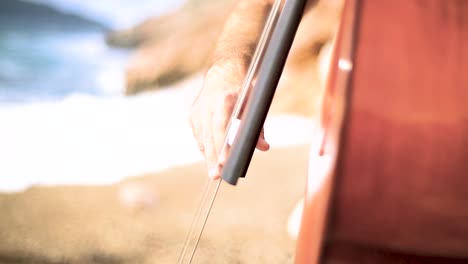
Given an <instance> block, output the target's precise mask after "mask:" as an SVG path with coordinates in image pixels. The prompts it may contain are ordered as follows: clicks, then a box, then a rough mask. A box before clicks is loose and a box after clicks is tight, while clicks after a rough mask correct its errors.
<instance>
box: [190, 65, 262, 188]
mask: <svg viewBox="0 0 468 264" xmlns="http://www.w3.org/2000/svg"><path fill="white" fill-rule="evenodd" d="M239 79H240V78H236V76H235V74H233V71H232V70H230V69H229V67H222V66H216V65H215V66H213V67H211V68H210V70H209V71H208V72H207V74H206V76H205V81H204V84H203V87H202V89H201V90H200V92H199V94H198V96H197V98H196V99H195V101H194V103H193V105H192V109H191V112H190V125H191V127H192V132H193V135H194V137H195V139H196V140H197V142H198V146H199V148H200V151H201V152H202V153H203V155H204V157H205V160H206V163H207V166H208V175H209V177H212V178H214V179H217V178H219V177H220V175H221V168H222V166H223V165H224V163H225V161H226V159H227V154H228V149H225V150H224V151H223V153H221V148H222V146H223V143H224V139H225V136H226V129H227V125H228V123H229V119H230V117H231V114H232V111H233V110H234V106H235V104H236V101H237V97H238V94H239V92H240V89H241V83H242V82H241V81H240V80H239ZM256 147H257V149H258V150H261V151H267V150H268V149H269V148H270V145H269V144H268V143H267V142H266V140H265V137H264V134H263V131H262V133H261V135H260V138H259V140H258V142H257V146H256Z"/></svg>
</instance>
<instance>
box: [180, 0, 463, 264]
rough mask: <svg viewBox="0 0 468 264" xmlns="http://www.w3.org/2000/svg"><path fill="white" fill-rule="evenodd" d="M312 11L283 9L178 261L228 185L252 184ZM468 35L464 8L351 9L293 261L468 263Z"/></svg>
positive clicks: (415, 3)
mask: <svg viewBox="0 0 468 264" xmlns="http://www.w3.org/2000/svg"><path fill="white" fill-rule="evenodd" d="M304 4H305V1H295V0H288V1H286V3H285V4H284V8H283V11H282V12H281V16H280V17H279V18H278V21H277V22H275V23H273V24H275V26H276V28H275V30H274V31H273V33H272V34H271V35H268V36H266V37H265V39H267V40H268V41H265V43H268V44H265V45H266V46H268V47H267V51H266V52H265V53H263V54H261V55H259V57H262V60H261V63H260V66H259V67H258V68H257V69H255V70H253V72H255V74H254V75H256V76H257V81H256V82H255V86H254V89H253V90H252V92H251V94H250V96H248V97H249V98H248V99H249V100H248V102H247V103H246V106H245V108H244V111H243V113H242V117H239V116H233V119H232V122H231V124H230V126H229V127H230V128H232V127H233V126H235V127H237V128H236V129H235V131H236V132H235V133H230V132H231V131H232V130H231V129H229V131H230V132H229V133H228V135H227V138H228V139H229V138H231V137H230V135H231V136H232V135H234V136H232V138H233V139H232V140H231V139H230V140H226V142H228V143H229V145H230V146H231V150H230V153H229V156H228V159H227V162H226V164H225V166H224V168H223V171H222V179H223V180H219V181H218V182H213V181H211V182H209V184H208V185H207V187H206V191H205V195H203V198H202V203H201V205H200V208H199V210H198V211H197V214H196V217H195V219H194V224H193V225H192V228H191V230H190V232H189V234H188V236H187V239H186V243H185V244H184V248H183V250H182V252H181V257H180V258H179V263H190V262H191V260H192V258H193V255H194V252H195V249H196V247H197V244H198V241H199V239H200V235H201V233H202V231H203V227H204V225H205V224H206V217H207V216H208V214H209V211H210V209H211V206H212V205H213V202H214V198H215V197H216V193H217V190H218V188H219V184H221V181H224V182H227V183H229V184H233V185H235V184H236V183H237V181H238V179H239V178H243V177H244V176H245V173H246V171H247V169H248V166H249V162H250V159H251V157H252V155H253V151H254V149H255V144H256V141H257V139H258V136H259V134H260V131H261V128H262V126H263V123H264V121H265V118H266V115H267V113H268V109H269V106H270V104H271V100H272V98H273V94H274V92H275V89H276V86H277V84H278V80H279V78H280V76H281V72H282V68H283V67H284V62H285V60H286V58H287V54H288V52H289V49H290V46H291V44H292V40H293V38H294V34H295V31H296V29H297V26H298V24H299V21H300V16H301V14H302V11H303V8H304ZM273 20H274V19H273ZM467 32H468V2H467V1H463V0H426V1H424V0H388V1H384V0H382V1H371V0H348V1H346V4H345V7H344V9H343V13H342V20H341V25H340V28H339V31H338V34H337V36H336V40H335V44H334V49H333V55H332V60H331V63H330V70H329V76H328V81H327V85H326V86H327V87H326V92H325V95H324V97H323V102H322V112H321V117H320V119H321V120H320V123H319V126H318V127H317V130H316V134H315V135H314V143H313V144H312V149H311V159H310V165H311V166H310V174H309V177H308V180H307V186H306V192H305V203H304V208H303V214H302V221H301V227H300V231H299V237H298V240H297V246H296V249H297V250H296V256H295V263H298V264H302V263H334V262H339V263H386V262H387V263H395V262H396V263H401V262H403V263H407V262H409V263H465V262H466V260H464V259H463V258H467V257H468V250H467V249H468V225H466V224H465V223H467V222H468V209H467V206H465V204H466V202H467V201H468V192H465V191H464V190H465V188H466V186H468V180H467V179H468V177H467V176H468V168H467V165H465V164H466V162H465V160H466V157H468V110H467V109H468V108H467V107H465V103H464V102H465V101H466V100H467V99H468V87H467V84H468V74H464V73H468V49H467V48H466V47H468V45H466V44H465V43H467V41H468V33H467ZM254 57H255V56H254ZM249 72H250V71H249ZM247 79H248V78H247ZM241 98H242V96H241ZM240 104H241V103H240ZM240 104H239V105H240ZM236 109H240V107H236ZM235 112H237V114H239V111H235ZM236 120H237V121H239V122H236Z"/></svg>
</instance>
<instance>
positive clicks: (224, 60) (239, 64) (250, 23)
mask: <svg viewBox="0 0 468 264" xmlns="http://www.w3.org/2000/svg"><path fill="white" fill-rule="evenodd" d="M274 2H275V0H239V1H238V3H237V4H236V6H235V8H234V10H233V11H232V13H231V15H230V16H229V18H228V19H227V21H226V22H225V25H224V28H223V30H222V33H221V35H220V37H219V40H218V43H217V46H216V49H215V51H214V54H213V65H214V67H216V66H219V67H218V68H221V69H222V71H223V72H224V73H226V72H227V76H228V77H229V79H230V80H228V81H230V82H231V83H235V84H237V85H240V84H241V83H242V80H243V78H244V76H245V73H246V71H247V69H248V66H249V64H250V61H251V59H252V56H253V54H254V52H255V48H256V46H257V43H258V40H259V38H260V35H261V32H262V29H263V27H264V25H265V22H266V19H267V17H268V13H269V11H270V10H271V8H272V6H273V3H274ZM316 2H317V1H316V0H309V1H307V6H306V10H310V9H311V7H312V6H314V5H315V3H316Z"/></svg>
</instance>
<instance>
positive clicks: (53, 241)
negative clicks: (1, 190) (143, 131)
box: [0, 145, 308, 264]
mask: <svg viewBox="0 0 468 264" xmlns="http://www.w3.org/2000/svg"><path fill="white" fill-rule="evenodd" d="M307 152H308V147H307V146H305V145H303V146H298V147H288V148H276V149H275V148H274V149H272V150H270V151H269V152H267V153H260V152H256V154H255V155H254V159H253V162H252V165H251V168H250V170H249V173H248V175H247V178H246V179H245V180H243V181H240V182H239V184H238V186H236V187H231V186H229V185H227V184H224V185H221V189H220V193H219V196H218V200H217V201H216V203H215V205H214V208H213V211H212V214H211V217H210V219H209V221H208V224H207V228H206V232H205V234H204V236H203V238H202V241H201V243H200V246H199V250H198V252H197V254H196V258H195V260H194V263H288V262H290V261H291V260H292V256H293V252H294V241H292V239H290V238H289V236H288V235H287V231H286V225H287V224H286V223H287V217H288V215H289V213H290V211H291V210H292V208H293V207H294V204H295V203H296V202H297V200H298V199H299V198H300V197H301V195H302V193H303V190H304V182H305V177H306V173H307V167H306V164H307ZM205 173H206V172H205V167H204V164H202V163H198V164H194V165H190V166H184V167H179V168H173V169H169V170H166V171H163V172H161V173H155V174H148V175H143V176H137V177H132V178H130V179H129V180H126V181H123V182H120V183H118V184H115V185H106V186H57V187H31V188H29V189H28V190H26V191H24V192H21V193H15V194H1V195H0V211H1V214H2V215H1V217H0V237H1V241H0V263H73V264H75V263H142V264H143V263H175V261H176V259H177V256H178V253H179V250H180V248H181V246H182V242H183V238H184V236H185V233H186V231H187V230H188V228H189V225H190V223H191V220H192V217H193V214H194V211H195V209H196V206H197V204H198V200H199V198H200V197H199V196H200V193H201V190H202V186H203V185H204V184H205V182H206V177H205V175H206V174H205Z"/></svg>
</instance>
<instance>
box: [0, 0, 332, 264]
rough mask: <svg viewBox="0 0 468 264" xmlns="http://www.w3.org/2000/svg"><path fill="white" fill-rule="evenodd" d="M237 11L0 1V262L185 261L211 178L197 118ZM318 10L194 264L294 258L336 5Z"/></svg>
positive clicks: (65, 0) (212, 6) (151, 2)
mask: <svg viewBox="0 0 468 264" xmlns="http://www.w3.org/2000/svg"><path fill="white" fill-rule="evenodd" d="M235 2H236V1H235V0H222V1H219V0H217V1H215V0H188V1H184V0H174V1H158V0H144V1H143V0H141V1H137V2H136V1H130V0H101V1H79V0H27V1H26V0H24V1H22V0H2V1H1V2H0V263H174V262H175V261H176V259H177V254H178V252H179V250H180V247H181V243H182V242H183V238H184V235H185V232H186V231H188V228H189V225H190V222H191V219H192V216H193V213H194V209H195V207H196V205H197V202H198V200H197V199H198V198H199V195H200V192H201V190H202V185H203V184H204V182H205V180H206V169H205V167H204V164H203V163H202V156H201V155H200V153H199V151H198V149H197V146H196V143H195V142H194V140H193V138H192V135H191V130H190V128H189V126H188V123H187V117H188V112H189V108H190V106H191V103H192V101H193V99H194V96H195V95H196V93H197V91H198V90H199V89H200V87H201V85H202V82H203V73H204V71H205V70H206V68H207V67H208V63H209V58H210V52H211V51H212V50H213V47H214V45H215V43H216V39H217V37H218V34H219V32H220V30H221V29H222V25H223V22H224V20H225V19H226V18H227V17H228V14H229V12H230V11H231V10H232V7H233V5H234V4H235ZM322 2H323V3H321V4H319V5H317V6H316V7H314V9H313V10H312V11H311V12H309V13H308V14H307V15H306V16H305V17H304V19H303V22H302V23H301V27H300V29H299V32H298V35H297V37H296V40H295V43H294V46H293V50H292V52H291V55H290V57H289V59H288V63H287V67H286V69H285V71H284V74H283V77H282V79H281V83H280V87H279V89H278V91H277V95H276V97H275V101H274V104H273V106H272V110H271V113H270V115H269V117H268V119H267V123H266V126H265V131H266V138H267V140H268V141H269V142H270V144H271V145H272V147H273V148H272V150H271V151H269V152H268V153H258V154H256V155H255V157H254V161H253V163H252V167H251V169H250V170H249V175H251V176H248V180H246V181H245V183H244V182H242V183H241V184H240V185H239V186H238V187H236V188H232V187H230V186H222V190H221V193H220V197H219V200H218V201H217V202H216V205H215V208H214V209H213V214H212V217H211V218H210V220H209V222H208V227H207V230H206V235H205V236H204V239H203V240H202V242H201V244H200V251H199V252H198V253H197V254H198V258H197V259H196V260H195V262H196V261H199V262H196V263H287V262H289V261H291V260H292V256H293V252H294V234H288V231H287V229H288V228H287V225H288V217H289V214H290V213H291V210H293V208H294V206H295V204H296V202H297V201H298V200H299V199H300V198H301V196H302V193H303V191H304V182H305V177H306V175H307V166H306V164H307V152H308V143H309V142H310V140H311V139H310V135H311V131H312V128H313V120H314V118H315V116H316V113H317V109H318V107H319V101H320V94H321V91H322V88H321V87H322V86H323V80H324V78H323V76H324V74H325V72H326V63H327V59H326V58H327V50H328V47H329V46H330V44H329V43H330V41H331V39H332V38H333V35H334V32H335V30H336V27H337V23H338V17H339V16H338V15H339V10H340V8H341V1H337V0H335V1H322ZM320 65H322V66H320ZM285 184H286V185H287V186H288V188H284V186H285ZM254 194H255V195H254ZM293 233H294V232H293ZM265 252H269V253H268V255H267V254H266V253H265Z"/></svg>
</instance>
